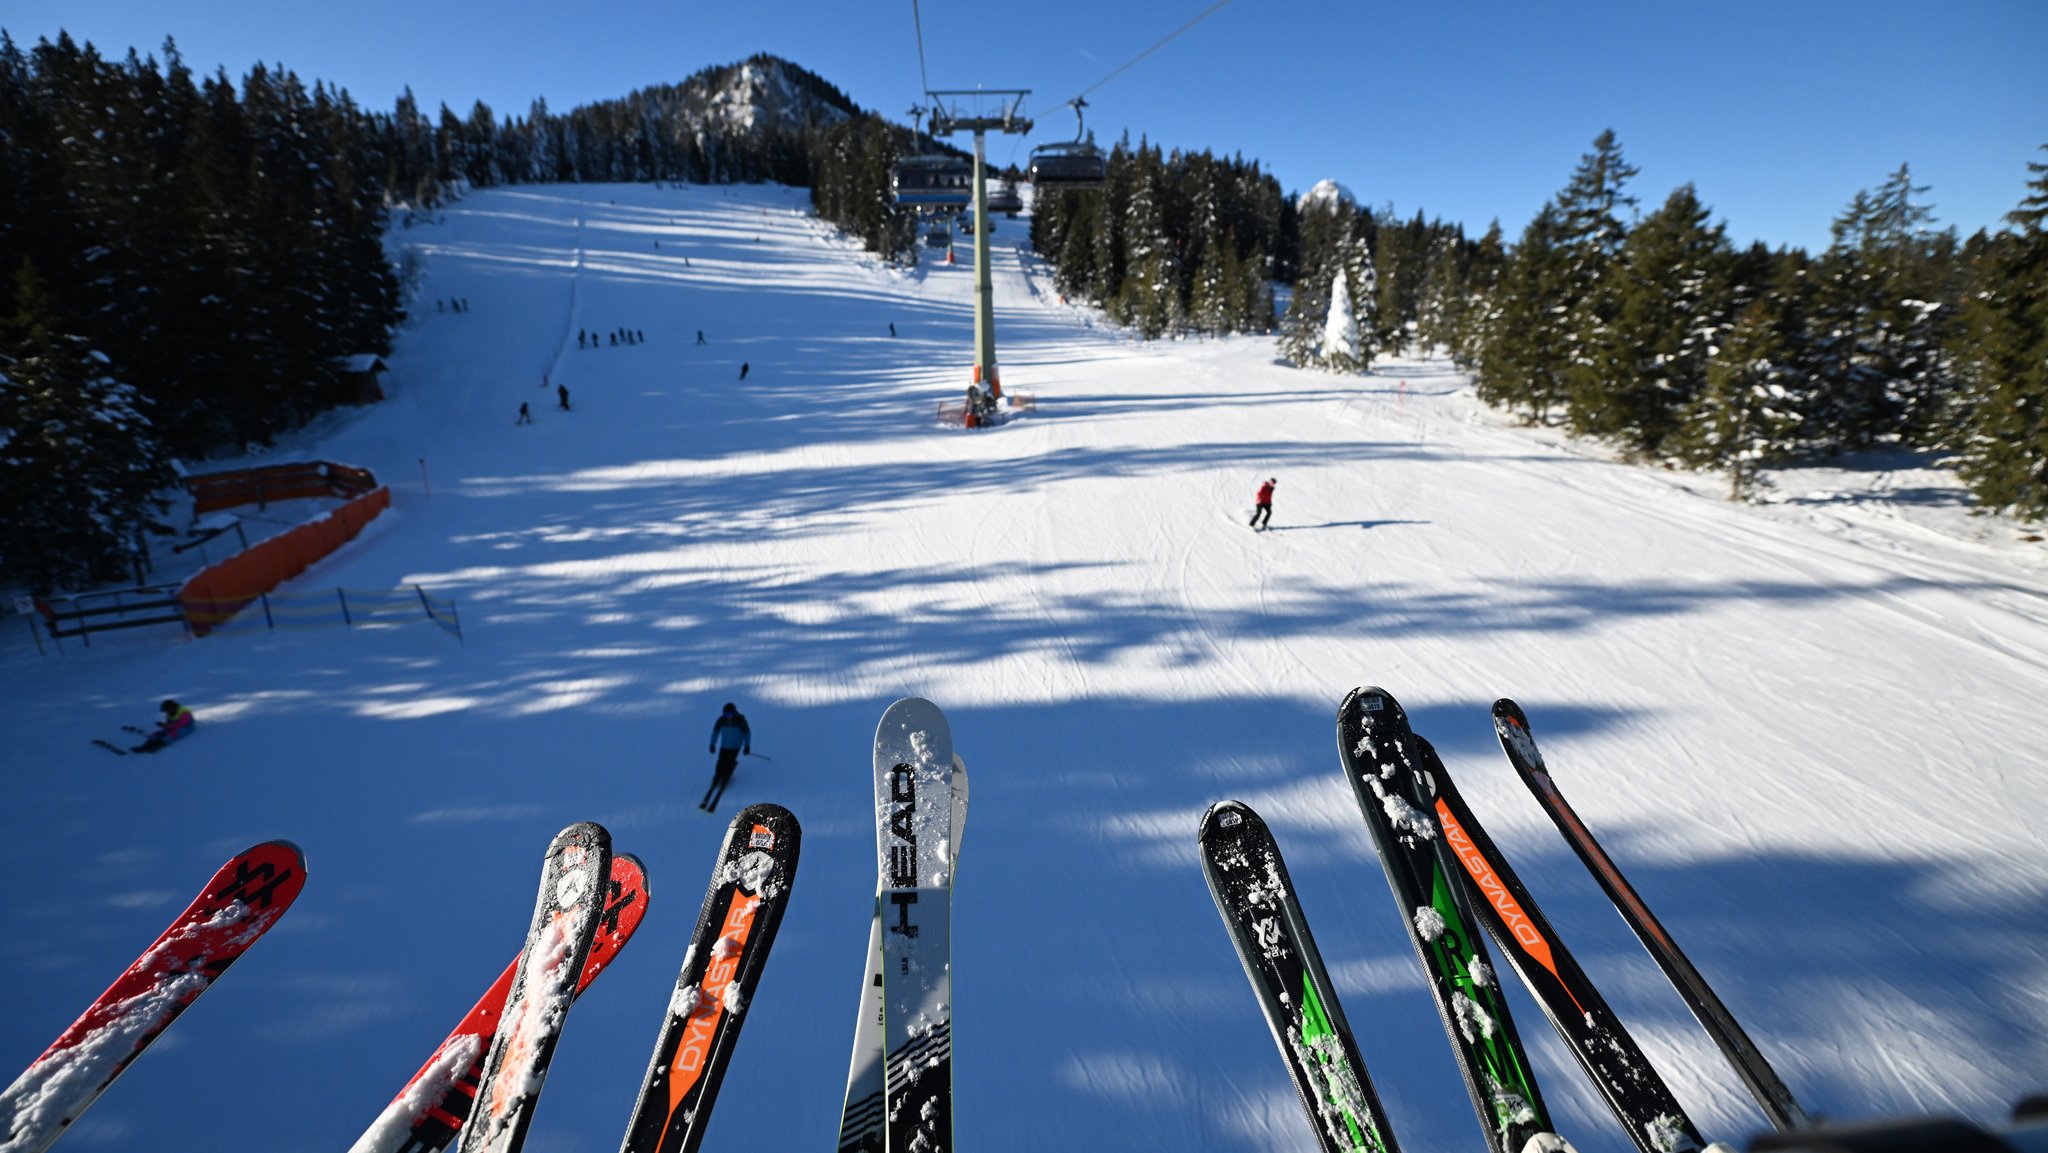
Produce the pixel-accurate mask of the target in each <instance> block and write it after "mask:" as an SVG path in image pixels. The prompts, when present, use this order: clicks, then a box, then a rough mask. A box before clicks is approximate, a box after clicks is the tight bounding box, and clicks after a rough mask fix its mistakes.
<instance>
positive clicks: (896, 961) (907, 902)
mask: <svg viewBox="0 0 2048 1153" xmlns="http://www.w3.org/2000/svg"><path fill="white" fill-rule="evenodd" d="M952 783H953V734H952V730H951V729H950V728H949V727H948V726H947V724H946V717H945V714H943V713H941V712H940V711H939V708H938V706H937V705H934V704H932V703H931V702H930V701H927V700H922V699H919V698H916V697H908V698H905V699H903V700H900V701H897V702H896V703H895V704H893V705H890V706H889V708H888V711H887V712H885V713H883V714H882V720H881V723H880V724H879V725H877V726H876V728H875V842H876V845H875V847H876V856H877V872H878V874H879V881H878V885H877V888H878V889H879V890H880V893H879V895H878V896H877V898H876V907H877V909H878V910H879V911H880V915H881V923H882V1017H883V1028H882V1044H883V1052H884V1059H883V1076H884V1085H885V1092H884V1104H883V1122H882V1123H883V1128H884V1129H885V1130H886V1133H887V1148H889V1149H890V1150H903V1151H906V1153H907V1151H910V1150H916V1151H917V1153H952V1149H953V974H952V941H951V933H952V916H953V911H952V902H953V843H952V842H953V801H952V797H953V788H952Z"/></svg>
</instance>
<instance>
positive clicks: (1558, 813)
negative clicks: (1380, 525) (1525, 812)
mask: <svg viewBox="0 0 2048 1153" xmlns="http://www.w3.org/2000/svg"><path fill="white" fill-rule="evenodd" d="M1493 729H1494V732H1495V733H1496V734H1497V735H1498V736H1499V737H1500V747H1501V749H1502V750H1503V751H1504V752H1506V753H1507V756H1508V761H1509V763H1511V764H1513V765H1514V767H1515V773H1516V774H1517V775H1518V776H1520V777H1521V778H1522V783H1523V784H1524V785H1527V786H1528V787H1529V792H1530V793H1532V794H1534V796H1535V797H1536V803H1537V804H1539V805H1542V806H1543V811H1544V812H1546V813H1548V814H1550V819H1551V821H1552V822H1553V823H1554V824H1556V825H1557V830H1558V832H1560V833H1562V834H1564V839H1565V841H1566V843H1568V844H1570V845H1571V847H1572V850H1573V851H1574V852H1576V853H1577V854H1578V855H1579V860H1581V861H1583V862H1584V863H1585V865H1586V869H1587V871H1588V872H1590V873H1592V874H1593V879H1594V880H1596V881H1598V882H1599V883H1600V887H1601V889H1603V890H1605V891H1606V893H1607V899H1608V900H1610V901H1612V902H1613V903H1614V909H1615V912H1617V913H1620V914H1621V918H1622V920H1624V921H1627V922H1628V927H1629V928H1630V929H1631V930H1633V931H1634V932H1635V935H1636V939H1637V940H1639V941H1641V942H1642V943H1643V948H1645V949H1647V950H1648V951H1649V953H1650V957H1651V959H1653V960H1655V961H1656V962H1657V967H1658V968H1660V969H1662V970H1664V976H1665V977H1667V978H1669V979H1670V981H1671V986H1672V988H1674V989H1676V990H1678V995H1679V997H1681V998H1682V999H1683V1000H1684V1001H1685V1007H1686V1008H1688V1009H1690V1010H1692V1015H1693V1016H1694V1017H1696V1018H1698V1019H1699V1023H1700V1025H1701V1026H1702V1027H1704V1028H1705V1029H1706V1031H1707V1035H1708V1036H1710V1037H1712V1038H1713V1040H1714V1044H1715V1045H1717V1046H1719V1047H1720V1050H1721V1055H1722V1056H1723V1057H1725V1058H1727V1061H1728V1064H1729V1065H1731V1066H1733V1067H1734V1069H1735V1073H1736V1075H1737V1076H1738V1077H1740V1078H1742V1083H1743V1084H1744V1085H1745V1086H1747V1087H1748V1089H1749V1093H1750V1096H1752V1097H1754V1098H1756V1103H1757V1105H1758V1106H1760V1107H1761V1108H1762V1109H1763V1111H1764V1115H1765V1116H1767V1117H1769V1118H1770V1120H1771V1124H1772V1125H1774V1126H1776V1127H1777V1128H1778V1129H1779V1130H1781V1131H1783V1130H1789V1129H1801V1128H1805V1127H1806V1126H1808V1125H1810V1124H1811V1123H1812V1119H1811V1118H1809V1117H1808V1116H1807V1113H1806V1110H1804V1109H1802V1108H1800V1106H1799V1102H1798V1101H1797V1100H1796V1099H1795V1098H1794V1097H1793V1096H1792V1090H1790V1089H1788V1088H1786V1087H1785V1082H1784V1081H1782V1080H1780V1079H1779V1078H1778V1074H1777V1071H1776V1070H1774V1069H1772V1068H1771V1064H1770V1062H1769V1061H1766V1060H1765V1059H1764V1055H1763V1054H1762V1053H1761V1052H1759V1051H1758V1049H1757V1047H1756V1043H1755V1042H1753V1041H1751V1040H1750V1039H1749V1034H1748V1033H1745V1032H1743V1029H1742V1026H1741V1025H1740V1024H1738V1023H1736V1020H1735V1015H1734V1014H1733V1013H1730V1012H1729V1011H1728V1006H1726V1005H1724V1004H1722V1003H1721V998H1719V997H1717V996H1715V995H1714V990H1713V989H1712V987H1710V986H1709V985H1708V984H1707V980H1706V978H1705V977H1702V976H1700V971H1699V970H1698V969H1695V968H1694V967H1693V964H1692V962H1691V961H1690V960H1687V959H1686V956H1685V954H1684V953H1683V952H1682V951H1680V949H1679V947H1678V942H1677V941H1675V940H1673V939H1672V936H1671V934H1670V933H1668V932H1666V931H1665V929H1664V926H1663V925H1662V924H1660V923H1658V921H1657V918H1656V916H1655V915H1653V914H1652V913H1651V912H1650V908H1649V906H1648V905H1645V904H1644V903H1643V899H1642V898H1641V897H1639V896H1637V895H1636V891H1635V888H1634V886H1632V885H1630V884H1629V883H1628V878H1627V877H1624V876H1622V873H1621V869H1620V868H1618V867H1617V866H1616V865H1615V863H1614V861H1613V859H1612V858H1610V857H1609V856H1608V855H1607V853H1606V851H1605V850H1603V849H1602V848H1601V847H1600V842H1599V841H1597V840H1594V839H1593V833H1592V831H1591V830H1589V829H1587V828H1586V826H1585V823H1584V822H1583V821H1580V820H1579V815H1578V814H1577V813H1575V812H1573V811H1572V807H1571V805H1569V804H1567V803H1566V802H1565V799H1564V794H1563V793H1562V792H1560V791H1559V790H1558V787H1557V784H1556V782H1555V781H1553V780H1551V777H1550V771H1549V769H1548V768H1547V767H1546V766H1545V765H1544V763H1543V754H1542V752H1541V751H1539V750H1538V749H1537V747H1536V737H1535V734H1534V733H1533V732H1531V731H1530V728H1529V718H1528V716H1527V715H1525V714H1524V713H1523V712H1522V707H1521V706H1520V705H1518V704H1516V703H1515V702H1514V701H1512V700H1509V699H1508V698H1506V697H1503V698H1501V699H1500V700H1498V701H1495V702H1494V703H1493Z"/></svg>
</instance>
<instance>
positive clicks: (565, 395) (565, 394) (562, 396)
mask: <svg viewBox="0 0 2048 1153" xmlns="http://www.w3.org/2000/svg"><path fill="white" fill-rule="evenodd" d="M555 398H556V399H558V400H560V401H561V402H562V411H563V412H567V411H569V386H568V385H566V384H558V385H556V386H555Z"/></svg>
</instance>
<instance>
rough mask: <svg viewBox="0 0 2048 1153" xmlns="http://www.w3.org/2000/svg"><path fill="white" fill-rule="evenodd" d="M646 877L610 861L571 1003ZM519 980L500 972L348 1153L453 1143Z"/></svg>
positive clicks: (633, 865)
mask: <svg viewBox="0 0 2048 1153" xmlns="http://www.w3.org/2000/svg"><path fill="white" fill-rule="evenodd" d="M647 901H648V890H647V871H646V869H645V868H644V867H643V866H642V865H641V864H640V858H638V857H635V856H634V855H633V854H631V853H620V854H618V855H616V856H614V857H613V858H612V877H611V886H610V892H609V893H608V894H607V895H606V898H605V909H604V917H603V919H602V920H601V921H600V923H599V924H598V929H597V938H596V940H594V941H593V942H591V946H590V957H589V959H588V960H586V961H585V962H584V965H583V975H582V976H581V977H578V978H577V980H576V995H578V996H581V995H582V993H583V990H585V989H587V988H589V987H590V983H591V982H592V981H595V980H596V979H597V975H598V974H599V973H601V972H603V971H604V970H605V969H606V968H607V967H609V966H610V965H611V963H612V958H613V957H616V956H617V955H618V952H619V950H620V949H623V948H625V947H626V942H627V941H630V940H632V938H633V931H634V930H635V929H638V928H639V927H640V920H641V918H643V917H645V916H646V915H647ZM518 972H519V958H518V957H514V958H512V960H511V961H509V962H507V963H506V965H505V971H504V972H503V973H501V974H499V975H498V979H497V980H496V981H494V982H492V983H491V987H490V988H489V989H486V990H485V991H484V995H483V996H482V997H481V998H479V999H478V1000H477V1003H476V1005H475V1007H474V1008H472V1009H470V1011H469V1013H468V1015H466V1016H464V1017H463V1018H462V1022H461V1023H460V1024H458V1025H456V1026H455V1029H454V1031H453V1032H451V1033H449V1034H448V1037H447V1039H446V1040H443V1041H442V1042H441V1044H440V1045H439V1046H438V1047H436V1048H435V1049H434V1055H433V1056H431V1057H429V1058H427V1063H426V1064H425V1065H422V1066H420V1071H419V1072H417V1073H414V1074H413V1075H412V1080H410V1081H408V1082H406V1083H405V1088H404V1089H401V1090H400V1091H399V1093H398V1096H397V1097H394V1098H392V1101H391V1104H389V1105H386V1106H385V1107H384V1111H383V1112H382V1113H379V1114H378V1115H377V1120H376V1121H375V1122H373V1123H371V1125H370V1127H369V1128H368V1129H366V1130H364V1131H363V1135H362V1136H361V1137H359V1138H357V1139H356V1143H355V1144H354V1145H351V1146H349V1153H435V1151H438V1150H442V1149H446V1148H447V1147H448V1146H450V1145H452V1144H454V1143H455V1135H456V1134H457V1133H459V1132H461V1131H462V1123H463V1122H464V1121H467V1120H468V1119H469V1114H470V1110H471V1108H472V1107H473V1106H474V1105H475V1104H476V1092H477V1086H478V1085H479V1084H481V1083H482V1081H483V1072H484V1054H485V1052H486V1051H487V1050H488V1049H489V1048H490V1044H491V1038H492V1036H494V1035H495V1034H496V1033H497V1030H498V1020H499V1018H500V1017H502V1016H503V1015H504V1012H505V999H506V998H507V997H509V996H510V995H511V993H512V981H513V978H514V977H515V976H517V974H518Z"/></svg>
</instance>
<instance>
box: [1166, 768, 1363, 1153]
mask: <svg viewBox="0 0 2048 1153" xmlns="http://www.w3.org/2000/svg"><path fill="white" fill-rule="evenodd" d="M1197 839H1198V841H1199V843H1200V846H1201V854H1202V875H1203V876H1204V877H1206V878H1207V879H1208V882H1209V895H1210V896H1211V897H1213V898H1214V899H1215V901H1216V911H1217V912H1218V913H1220V914H1222V916H1223V924H1224V927H1225V928H1227V929H1228V930H1229V931H1230V943H1231V944H1232V945H1233V946H1234V947H1235V948H1236V949H1237V959H1238V961H1239V962H1240V963H1242V964H1243V965H1244V972H1245V976H1246V977H1248V978H1250V979H1251V983H1252V992H1253V993H1255V994H1256V995H1257V996H1258V999H1259V1008H1260V1009H1262V1010H1263V1011H1264V1012H1265V1015H1266V1025H1267V1027H1268V1028H1270V1029H1272V1031H1273V1041H1274V1043H1275V1044H1277V1045H1279V1047H1280V1059H1281V1061H1282V1062H1283V1063H1285V1064H1286V1066H1287V1075H1288V1076H1289V1077H1290V1078H1291V1079H1292V1080H1293V1081H1294V1090H1295V1092H1296V1093H1298V1094H1299V1095H1300V1096H1301V1104H1302V1107H1303V1108H1304V1109H1306V1110H1308V1116H1309V1123H1310V1125H1311V1126H1312V1127H1313V1128H1314V1130H1315V1134H1316V1140H1317V1141H1318V1142H1319V1143H1320V1145H1321V1147H1322V1149H1323V1151H1324V1153H1397V1150H1398V1149H1399V1146H1398V1145H1397V1144H1396V1143H1395V1141H1394V1133H1393V1129H1392V1128H1391V1127H1389V1126H1388V1124H1387V1120H1386V1116H1387V1114H1386V1110H1385V1109H1384V1108H1382V1107H1381V1105H1380V1100H1379V1095H1378V1094H1377V1093H1376V1092H1374V1091H1373V1086H1372V1078H1371V1077H1369V1076H1368V1075H1367V1074H1366V1069H1365V1062H1364V1060H1363V1059H1362V1058H1360V1057H1359V1055H1358V1043H1357V1041H1356V1040H1354V1039H1353V1038H1352V1035H1351V1026H1350V1025H1349V1024H1347V1023H1346V1022H1345V1020H1344V1009H1343V1006H1341V1005H1339V1004H1338V1003H1337V990H1336V987H1335V986H1334V985H1332V984H1331V983H1330V975H1329V973H1327V972H1325V971H1324V969H1323V958H1322V954H1321V953H1319V952H1318V951H1317V950H1316V942H1315V938H1314V937H1313V936H1312V935H1311V934H1310V933H1309V931H1308V919H1307V918H1306V917H1305V916H1303V915H1302V911H1301V904H1300V902H1299V901H1298V900H1297V899H1296V897H1295V895H1294V886H1293V883H1292V882H1291V881H1289V880H1288V877H1287V862H1286V861H1285V860H1284V859H1282V857H1281V856H1280V847H1279V845H1277V844H1275V843H1274V841H1273V834H1272V831H1271V830H1269V829H1268V828H1267V827H1266V822H1265V821H1264V820H1262V819H1260V817H1259V815H1258V814H1257V813H1256V812H1254V811H1252V809H1251V807H1250V806H1249V805H1245V804H1243V803H1241V802H1238V801H1218V802H1216V803H1215V804H1213V805H1211V806H1209V811H1208V812H1206V813H1204V814H1202V823H1201V826H1200V828H1199V831H1198V834H1197Z"/></svg>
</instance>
